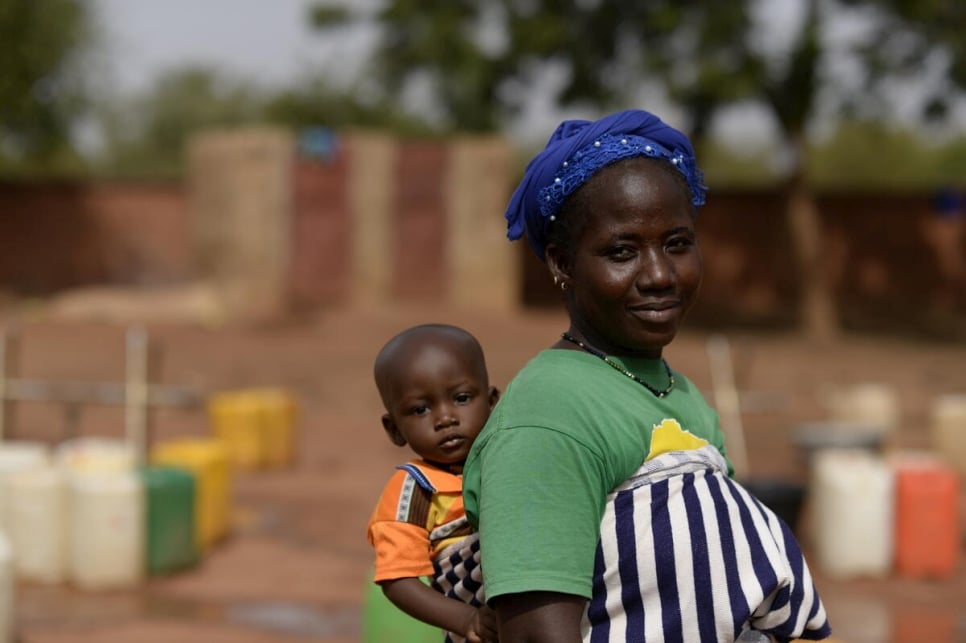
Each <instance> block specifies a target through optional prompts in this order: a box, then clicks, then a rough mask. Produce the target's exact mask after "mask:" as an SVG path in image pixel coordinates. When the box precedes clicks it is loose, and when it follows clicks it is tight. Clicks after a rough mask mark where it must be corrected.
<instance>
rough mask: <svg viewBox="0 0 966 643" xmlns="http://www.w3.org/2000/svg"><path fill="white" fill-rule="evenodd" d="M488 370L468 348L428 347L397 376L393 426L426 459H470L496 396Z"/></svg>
mask: <svg viewBox="0 0 966 643" xmlns="http://www.w3.org/2000/svg"><path fill="white" fill-rule="evenodd" d="M484 372H485V371H484V369H482V368H481V367H480V366H479V365H478V364H476V363H475V362H474V360H473V359H472V358H471V357H470V356H468V355H466V354H465V351H457V350H452V348H451V347H449V346H438V345H427V346H424V347H423V348H421V349H420V350H419V351H417V352H416V353H415V354H414V355H413V356H412V359H410V360H408V362H407V363H406V364H405V366H403V367H401V368H400V369H399V372H398V373H397V374H396V375H397V376H396V377H395V378H394V379H395V381H394V382H393V386H392V390H391V393H390V395H389V396H388V400H389V407H390V408H388V409H387V411H388V415H389V417H390V421H389V425H388V426H387V427H386V429H387V431H389V432H390V435H393V433H394V432H395V434H396V435H398V436H401V437H402V439H403V440H405V442H406V443H407V444H409V446H410V448H411V449H412V450H413V451H415V452H416V453H417V454H419V455H420V456H422V457H423V458H425V459H426V460H431V461H433V462H439V463H442V464H453V463H458V462H462V461H464V460H465V459H466V455H467V454H468V453H469V450H470V447H471V446H472V445H473V440H475V439H476V436H477V435H479V433H480V431H481V430H483V425H484V424H486V420H487V418H488V417H489V415H490V410H491V408H492V406H493V402H494V401H495V392H492V391H491V389H490V387H489V385H488V382H486V381H485V380H484V379H483V377H482V374H483V373H484ZM394 441H395V440H394ZM397 443H398V442H397Z"/></svg>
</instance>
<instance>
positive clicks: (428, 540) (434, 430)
mask: <svg viewBox="0 0 966 643" xmlns="http://www.w3.org/2000/svg"><path fill="white" fill-rule="evenodd" d="M374 374H375V380H376V386H377V388H378V389H379V395H380V396H381V397H382V402H383V404H384V405H385V408H386V413H385V414H384V415H383V416H382V426H383V428H384V429H385V431H386V434H387V435H388V436H389V439H390V440H391V441H392V443H393V444H395V445H397V446H401V447H402V446H406V445H409V448H410V449H412V451H413V452H415V454H416V455H417V456H419V458H416V459H413V460H411V461H409V462H408V463H406V464H404V465H401V466H399V467H397V471H396V473H395V474H394V475H393V477H392V478H391V479H390V480H389V482H388V483H387V484H386V486H385V488H384V489H383V492H382V496H381V497H380V498H379V502H378V504H377V505H376V508H375V510H374V511H373V514H372V517H371V518H370V521H369V531H368V538H369V542H370V543H372V546H373V547H374V548H375V550H376V563H375V578H374V580H375V582H376V583H378V584H379V585H380V586H381V587H382V590H383V593H384V594H385V595H386V597H387V598H388V599H389V600H390V601H391V602H392V603H394V604H395V605H396V606H397V607H399V608H400V609H401V610H403V611H404V612H406V613H407V614H409V615H410V616H412V617H414V618H416V619H419V620H420V621H423V622H426V623H429V624H431V625H435V626H438V627H440V628H442V629H444V630H446V632H447V633H446V641H454V642H457V641H464V640H465V641H469V642H470V643H482V642H483V641H486V640H496V636H497V635H496V621H495V618H494V615H493V612H492V611H491V610H490V608H488V607H486V605H485V599H484V596H483V586H482V573H481V570H480V568H479V538H478V535H477V534H474V533H472V532H471V529H470V525H469V523H468V522H467V519H466V515H465V512H464V509H463V494H462V485H463V476H462V473H463V462H464V461H465V460H466V455H467V453H469V450H470V447H471V446H472V444H473V441H474V440H475V439H476V436H477V435H478V434H479V433H480V431H481V430H482V429H483V425H484V424H485V423H486V421H487V418H489V416H490V411H491V410H492V409H493V406H494V405H495V404H496V402H497V400H498V399H499V391H497V389H496V388H495V387H493V386H490V384H489V377H488V375H487V370H486V362H485V360H484V357H483V349H482V348H481V347H480V344H479V342H478V341H477V340H476V338H474V337H473V336H472V335H471V334H470V333H468V332H466V331H465V330H463V329H461V328H457V327H455V326H448V325H443V324H426V325H421V326H415V327H413V328H410V329H408V330H405V331H403V332H402V333H400V334H398V335H396V336H395V337H393V338H392V339H391V340H390V341H389V342H388V343H387V344H386V345H385V346H384V347H383V348H382V350H380V351H379V354H378V356H377V357H376V361H375V368H374ZM457 568H458V569H457ZM424 576H430V577H431V578H432V587H430V586H427V585H426V584H425V583H424V582H423V581H422V580H421V578H422V577H424ZM457 578H458V579H459V580H455V581H454V580H453V579H457Z"/></svg>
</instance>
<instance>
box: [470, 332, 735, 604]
mask: <svg viewBox="0 0 966 643" xmlns="http://www.w3.org/2000/svg"><path fill="white" fill-rule="evenodd" d="M622 363H623V364H624V366H625V368H627V369H628V370H630V371H632V372H634V373H635V374H636V375H638V376H639V377H641V378H643V379H644V380H645V381H647V382H652V383H654V384H655V385H656V388H663V386H664V384H665V383H666V382H667V376H666V374H665V372H664V367H663V365H662V363H661V361H660V360H654V359H625V360H622ZM675 380H676V383H675V386H674V390H673V391H671V393H669V394H668V395H667V396H665V397H664V398H658V397H657V396H655V395H653V394H652V393H650V392H649V391H648V390H647V389H645V388H644V387H643V386H641V385H640V384H638V383H637V382H635V381H633V380H631V379H630V378H628V377H626V376H625V375H623V374H621V373H620V372H618V371H617V370H615V369H613V368H612V367H610V366H608V365H607V364H605V363H604V362H603V361H602V360H600V359H599V358H597V357H595V356H593V355H590V354H588V353H584V352H580V351H570V350H559V349H550V350H545V351H543V352H541V353H539V354H538V355H537V356H536V357H534V358H533V359H532V360H531V361H530V362H529V363H528V364H527V365H526V366H525V367H524V368H523V369H522V370H521V371H520V372H519V373H518V374H517V376H516V377H514V379H513V381H512V382H510V384H509V386H507V389H506V392H505V393H504V395H503V397H502V398H501V400H500V402H499V403H498V404H497V406H496V408H495V409H494V410H493V413H492V415H491V416H490V419H489V421H488V422H487V424H486V427H485V428H484V429H483V432H482V433H480V436H479V437H478V438H477V440H476V443H475V444H474V445H473V448H472V450H471V451H470V454H469V457H468V458H467V461H466V465H465V467H464V469H463V494H464V499H465V503H466V512H467V515H468V517H469V520H470V522H471V523H472V524H474V525H475V526H477V527H478V528H479V530H480V543H481V548H482V567H483V575H484V576H483V577H484V582H485V583H486V596H487V598H488V599H492V598H494V597H496V596H500V595H502V594H511V593H516V592H526V591H552V592H561V593H565V594H575V595H579V596H583V597H586V598H590V596H591V579H592V575H593V569H594V554H595V551H596V548H597V541H598V535H599V527H600V520H601V516H602V514H603V509H604V503H605V501H606V497H607V494H609V493H610V492H611V490H613V489H614V488H615V487H616V486H618V485H619V484H621V483H622V482H624V481H625V480H626V479H627V478H628V477H630V476H631V475H632V474H633V473H634V472H635V471H637V469H638V468H639V467H640V466H641V464H643V463H644V461H645V460H646V459H647V458H648V456H649V455H650V456H654V455H658V454H659V453H662V452H665V451H670V450H677V449H680V448H693V447H695V446H700V445H702V444H712V445H714V446H715V447H717V448H718V450H719V451H721V453H722V455H725V453H724V438H723V435H722V433H721V431H720V429H719V428H718V416H717V414H716V413H715V412H714V411H713V410H712V409H711V408H710V407H709V406H708V405H707V403H706V402H705V401H704V398H703V397H702V396H701V394H700V393H699V392H698V390H697V389H696V388H695V387H694V385H693V384H692V383H691V382H690V380H688V379H687V378H686V377H684V376H682V375H681V374H679V373H675ZM659 427H660V428H659ZM652 435H653V436H654V437H653V439H652ZM652 446H653V447H654V450H655V451H654V452H652ZM725 457H727V456H725ZM729 467H730V464H729Z"/></svg>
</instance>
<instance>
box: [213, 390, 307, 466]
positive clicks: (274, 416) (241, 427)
mask: <svg viewBox="0 0 966 643" xmlns="http://www.w3.org/2000/svg"><path fill="white" fill-rule="evenodd" d="M296 413H297V405H296V403H295V398H294V397H293V396H292V394H291V393H289V392H288V391H286V390H284V389H280V388H263V389H246V390H240V391H230V392H225V393H218V394H217V395H214V396H212V397H211V399H209V401H208V420H209V424H210V426H211V431H212V434H213V435H215V436H217V437H218V438H221V439H222V440H224V441H225V443H226V444H227V445H228V448H229V456H230V458H231V461H232V464H233V465H235V466H236V467H237V468H239V469H257V468H262V467H269V468H271V467H283V466H286V465H288V464H290V463H291V461H292V456H293V453H294V438H295V417H296Z"/></svg>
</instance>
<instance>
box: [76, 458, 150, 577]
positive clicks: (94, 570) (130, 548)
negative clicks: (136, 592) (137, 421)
mask: <svg viewBox="0 0 966 643" xmlns="http://www.w3.org/2000/svg"><path fill="white" fill-rule="evenodd" d="M67 488H68V512H67V514H68V534H69V543H68V556H67V566H68V575H69V578H70V580H71V581H72V582H73V583H74V584H75V585H76V586H77V587H78V588H81V589H86V590H104V589H126V588H132V587H136V586H137V585H138V584H139V583H140V582H141V580H142V579H143V577H144V543H145V534H144V526H145V515H144V489H143V487H142V485H141V478H140V477H139V476H138V475H137V474H136V473H135V472H133V471H96V472H94V471H86V472H82V473H76V472H74V473H68V475H67Z"/></svg>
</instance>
